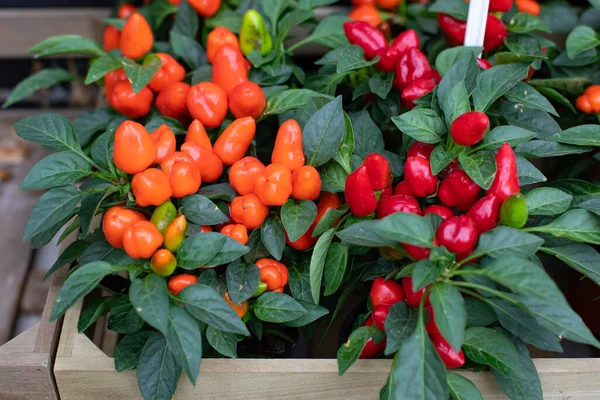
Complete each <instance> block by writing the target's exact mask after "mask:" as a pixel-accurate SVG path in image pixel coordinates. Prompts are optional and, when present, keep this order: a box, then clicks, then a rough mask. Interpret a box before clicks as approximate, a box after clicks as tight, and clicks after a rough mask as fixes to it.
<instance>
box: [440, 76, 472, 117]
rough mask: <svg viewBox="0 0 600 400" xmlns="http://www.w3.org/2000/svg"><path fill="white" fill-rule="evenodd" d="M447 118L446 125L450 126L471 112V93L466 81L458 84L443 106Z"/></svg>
mask: <svg viewBox="0 0 600 400" xmlns="http://www.w3.org/2000/svg"><path fill="white" fill-rule="evenodd" d="M441 106H442V110H444V116H445V117H446V125H447V126H450V125H451V124H452V122H453V121H454V120H455V119H456V118H458V117H460V116H461V115H462V114H464V113H466V112H469V111H471V103H470V102H469V93H468V92H467V88H466V86H465V82H464V81H460V82H458V83H457V84H456V85H455V86H454V87H453V88H452V90H450V93H448V96H447V97H446V99H445V100H444V103H443V104H441Z"/></svg>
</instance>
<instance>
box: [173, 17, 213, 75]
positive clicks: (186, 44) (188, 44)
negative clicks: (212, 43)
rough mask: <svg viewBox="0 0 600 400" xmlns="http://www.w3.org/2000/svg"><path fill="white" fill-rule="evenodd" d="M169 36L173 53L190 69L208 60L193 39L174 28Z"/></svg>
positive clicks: (196, 67)
mask: <svg viewBox="0 0 600 400" xmlns="http://www.w3.org/2000/svg"><path fill="white" fill-rule="evenodd" d="M193 13H195V12H193ZM170 38H171V45H172V46H173V53H175V55H176V56H177V57H179V58H181V59H182V60H183V62H185V63H186V64H187V65H188V66H189V67H190V68H191V69H193V70H195V69H198V68H200V67H201V66H202V65H204V64H206V63H207V62H208V60H207V58H206V52H205V51H204V49H203V48H202V46H201V45H200V43H198V42H197V41H196V40H195V39H192V38H191V37H188V36H185V35H182V34H181V33H179V32H177V31H175V30H172V31H171V32H170Z"/></svg>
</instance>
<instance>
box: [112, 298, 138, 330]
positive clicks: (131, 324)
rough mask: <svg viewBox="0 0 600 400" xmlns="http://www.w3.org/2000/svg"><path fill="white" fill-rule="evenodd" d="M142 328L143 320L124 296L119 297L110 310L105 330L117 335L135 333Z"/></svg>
mask: <svg viewBox="0 0 600 400" xmlns="http://www.w3.org/2000/svg"><path fill="white" fill-rule="evenodd" d="M143 326H144V320H143V319H142V318H140V316H139V315H138V313H136V311H135V308H134V307H133V305H132V304H131V302H130V301H129V299H128V298H127V297H126V296H123V297H120V298H119V299H118V301H117V302H116V304H114V305H113V306H112V308H111V309H110V316H109V317H108V326H107V328H108V329H110V330H111V331H114V332H117V333H125V334H127V333H135V332H138V331H139V330H140V329H142V327H143Z"/></svg>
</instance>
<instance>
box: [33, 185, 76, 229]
mask: <svg viewBox="0 0 600 400" xmlns="http://www.w3.org/2000/svg"><path fill="white" fill-rule="evenodd" d="M84 195H85V192H81V191H79V190H78V189H77V188H76V187H75V186H60V187H57V188H53V189H50V190H48V191H47V192H46V193H44V194H43V195H42V197H40V199H39V200H38V202H37V203H36V205H35V206H34V207H33V209H32V210H31V213H30V214H29V219H28V220H27V224H26V225H25V234H24V236H23V240H28V239H31V238H32V237H33V236H34V235H35V234H38V233H40V232H42V231H44V230H46V229H49V228H51V227H53V226H54V225H56V224H58V223H59V222H62V221H63V220H65V219H68V218H69V216H70V215H71V213H72V212H73V210H74V209H75V207H76V206H77V205H78V204H79V202H80V201H81V199H82V198H83V196H84ZM65 223H66V221H65Z"/></svg>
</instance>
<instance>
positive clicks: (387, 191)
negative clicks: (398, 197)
mask: <svg viewBox="0 0 600 400" xmlns="http://www.w3.org/2000/svg"><path fill="white" fill-rule="evenodd" d="M393 194H394V191H393V190H392V186H391V185H390V186H388V187H384V188H383V189H381V192H379V200H382V199H385V198H386V197H391V196H392V195H393Z"/></svg>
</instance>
